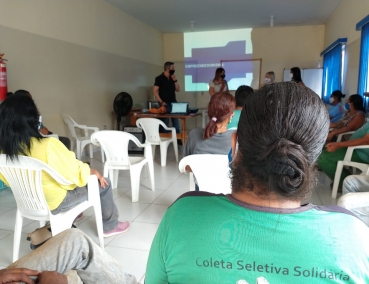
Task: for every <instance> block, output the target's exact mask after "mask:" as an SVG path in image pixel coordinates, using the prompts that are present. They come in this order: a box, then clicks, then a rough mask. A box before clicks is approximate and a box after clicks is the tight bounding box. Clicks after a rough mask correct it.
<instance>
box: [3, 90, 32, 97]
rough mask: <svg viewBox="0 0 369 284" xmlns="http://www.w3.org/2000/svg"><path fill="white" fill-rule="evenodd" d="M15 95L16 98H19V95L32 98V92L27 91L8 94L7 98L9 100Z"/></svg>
mask: <svg viewBox="0 0 369 284" xmlns="http://www.w3.org/2000/svg"><path fill="white" fill-rule="evenodd" d="M13 95H16V96H18V95H26V96H29V97H31V98H32V96H31V94H30V92H28V91H26V90H17V91H15V93H12V92H8V93H6V97H7V98H8V97H10V96H13Z"/></svg>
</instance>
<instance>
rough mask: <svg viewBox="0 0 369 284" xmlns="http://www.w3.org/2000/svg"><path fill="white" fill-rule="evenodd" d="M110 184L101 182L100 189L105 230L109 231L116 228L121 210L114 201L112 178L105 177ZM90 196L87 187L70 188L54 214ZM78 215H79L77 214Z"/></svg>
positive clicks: (66, 209) (53, 211) (74, 205)
mask: <svg viewBox="0 0 369 284" xmlns="http://www.w3.org/2000/svg"><path fill="white" fill-rule="evenodd" d="M105 179H106V181H107V182H108V185H107V186H106V187H105V188H102V187H101V186H100V183H99V191H100V203H101V214H102V222H103V230H104V232H105V233H106V232H109V231H111V230H114V229H115V227H116V226H117V224H118V217H119V212H118V208H117V205H116V204H115V202H114V198H113V192H112V190H111V182H110V179H108V178H105ZM87 197H88V192H87V188H86V187H76V188H75V189H73V190H68V191H67V195H66V196H65V198H64V200H63V201H62V203H60V205H59V206H58V208H56V209H54V210H52V211H51V213H52V214H54V215H56V214H58V213H60V212H63V211H68V210H70V209H72V208H73V207H76V206H77V205H78V204H80V203H82V202H83V201H86V200H87ZM76 217H77V216H76Z"/></svg>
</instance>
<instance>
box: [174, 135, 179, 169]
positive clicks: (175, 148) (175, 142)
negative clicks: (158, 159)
mask: <svg viewBox="0 0 369 284" xmlns="http://www.w3.org/2000/svg"><path fill="white" fill-rule="evenodd" d="M173 148H174V155H175V156H176V161H177V163H178V144H177V138H176V139H174V140H173Z"/></svg>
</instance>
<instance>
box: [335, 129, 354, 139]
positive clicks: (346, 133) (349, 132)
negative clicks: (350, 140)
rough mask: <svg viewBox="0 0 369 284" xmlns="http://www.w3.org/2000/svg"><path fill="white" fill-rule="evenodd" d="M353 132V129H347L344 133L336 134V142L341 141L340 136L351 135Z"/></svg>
mask: <svg viewBox="0 0 369 284" xmlns="http://www.w3.org/2000/svg"><path fill="white" fill-rule="evenodd" d="M353 133H355V131H348V132H344V133H341V134H338V136H337V140H336V142H341V141H342V137H343V136H344V135H351V134H353Z"/></svg>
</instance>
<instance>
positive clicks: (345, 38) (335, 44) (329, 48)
mask: <svg viewBox="0 0 369 284" xmlns="http://www.w3.org/2000/svg"><path fill="white" fill-rule="evenodd" d="M346 42H347V37H340V38H339V39H337V40H336V41H335V42H334V43H332V44H331V45H330V46H328V47H327V48H326V49H324V50H323V51H322V52H321V53H320V56H323V55H324V54H326V53H327V52H329V51H330V50H332V49H333V48H335V47H336V46H337V45H339V44H342V43H346Z"/></svg>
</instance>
